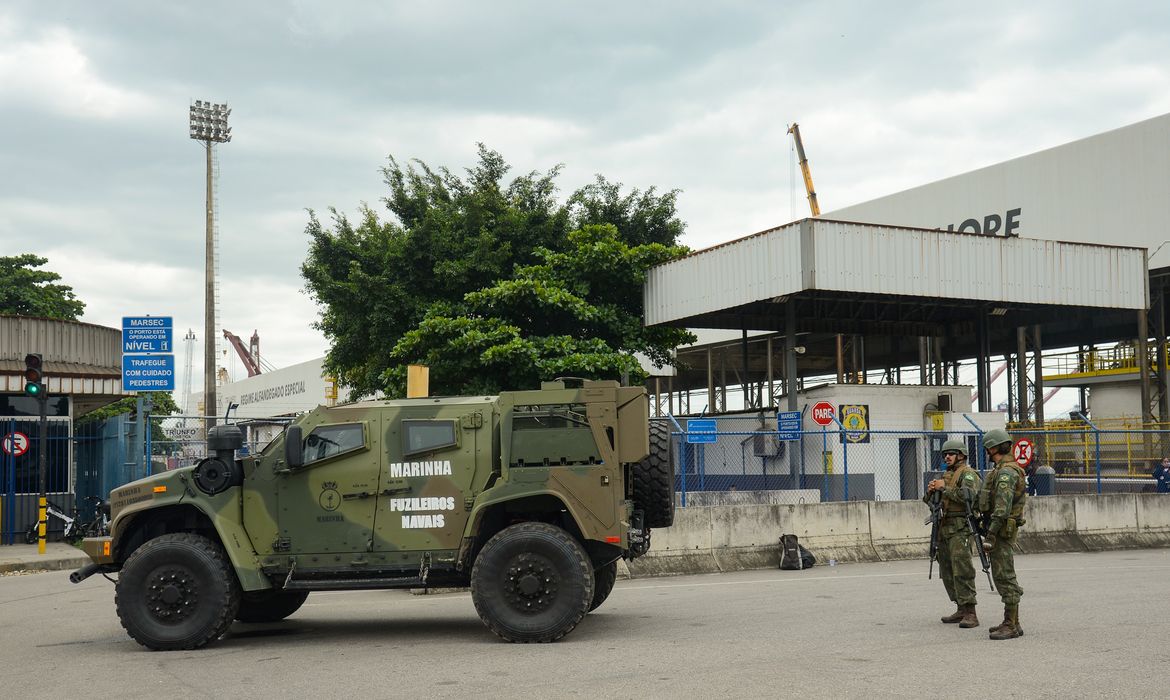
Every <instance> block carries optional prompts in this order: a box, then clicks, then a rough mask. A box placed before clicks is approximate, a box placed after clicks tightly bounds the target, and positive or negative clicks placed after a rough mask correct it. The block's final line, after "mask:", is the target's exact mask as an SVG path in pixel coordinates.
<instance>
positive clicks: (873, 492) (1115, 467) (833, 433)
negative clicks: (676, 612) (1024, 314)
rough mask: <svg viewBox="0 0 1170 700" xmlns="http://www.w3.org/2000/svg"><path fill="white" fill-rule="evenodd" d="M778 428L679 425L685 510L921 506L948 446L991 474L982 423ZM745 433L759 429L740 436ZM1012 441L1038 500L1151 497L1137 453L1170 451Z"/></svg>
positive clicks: (1151, 441)
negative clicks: (758, 496) (749, 497)
mask: <svg viewBox="0 0 1170 700" xmlns="http://www.w3.org/2000/svg"><path fill="white" fill-rule="evenodd" d="M707 420H708V421H710V420H712V419H707ZM774 425H775V421H774V420H771V421H769V420H768V418H767V417H747V418H744V417H720V418H719V419H718V430H717V431H715V432H712V431H710V430H709V429H708V428H709V423H705V424H702V430H690V429H688V423H687V421H686V420H685V419H680V420H678V421H671V422H670V427H671V434H672V448H673V450H674V455H675V466H676V477H675V479H676V481H675V488H676V490H677V491H678V493H679V501H680V503H681V504H682V505H684V506H685V505H686V503H687V494H688V493H693V492H710V491H799V492H800V500H806V501H807V500H820V501H847V500H914V499H919V498H921V497H922V494H923V493H924V490H925V485H926V483H927V482H929V481H930V479H932V478H935V477H936V476H937V475H938V474H939V473H940V472H941V471H943V470H944V469H945V468H946V467H945V464H944V463H943V460H942V455H941V449H942V444H943V442H945V441H946V440H948V439H958V440H962V441H964V442H965V443H966V445H967V454H968V455H969V456H970V462H971V464H972V466H974V467H975V468H976V469H978V470H979V471H980V472H985V471H986V470H987V469H988V468H990V466H991V464H990V463H989V462H988V460H987V457H986V453H985V451H984V450H983V448H982V440H983V434H984V431H983V430H981V429H980V428H979V426H976V425H974V424H972V426H971V429H970V430H966V431H950V432H933V431H894V430H865V431H851V430H849V429H847V428H846V427H845V426H842V425H841V424H839V423H835V424H834V425H832V426H829V427H825V428H824V429H822V430H797V431H785V433H778V432H777V431H776V430H775V428H774V427H773V426H774ZM741 427H742V428H751V429H736V428H741ZM1012 435H1013V438H1014V439H1016V440H1024V441H1026V442H1027V443H1028V444H1029V445H1030V449H1029V451H1030V454H1031V455H1032V456H1033V461H1032V463H1031V464H1030V465H1028V467H1027V473H1028V481H1029V484H1028V486H1029V490H1030V492H1031V493H1033V494H1034V495H1047V494H1057V493H1104V492H1116V491H1152V490H1154V488H1155V483H1154V480H1153V478H1152V477H1151V476H1150V472H1151V470H1152V467H1153V464H1152V462H1151V460H1148V459H1144V460H1140V461H1139V462H1135V459H1134V456H1133V455H1134V454H1136V453H1138V452H1140V450H1138V449H1137V447H1136V446H1138V445H1142V446H1145V449H1146V453H1147V454H1156V453H1159V450H1161V449H1162V446H1163V445H1165V446H1167V447H1170V432H1167V431H1097V430H1094V429H1093V428H1092V427H1090V426H1089V425H1086V426H1085V428H1084V429H1083V430H1067V431H1038V432H1037V431H1031V432H1029V431H1015V432H1013V433H1012ZM1111 435H1112V439H1111ZM781 438H791V439H781ZM1126 445H1128V446H1129V447H1128V448H1127V449H1128V453H1126V454H1123V453H1122V450H1123V449H1125V448H1124V446H1126ZM1073 448H1076V449H1075V450H1073ZM1074 452H1075V454H1074ZM1160 453H1161V454H1165V452H1160Z"/></svg>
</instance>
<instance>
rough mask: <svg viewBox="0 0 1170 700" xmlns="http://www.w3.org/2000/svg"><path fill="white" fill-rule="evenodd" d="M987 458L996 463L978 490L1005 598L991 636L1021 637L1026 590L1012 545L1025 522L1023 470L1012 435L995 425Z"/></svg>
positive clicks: (986, 445)
mask: <svg viewBox="0 0 1170 700" xmlns="http://www.w3.org/2000/svg"><path fill="white" fill-rule="evenodd" d="M983 448H984V449H985V450H987V457H988V459H990V460H991V461H992V462H994V463H995V467H993V468H992V470H991V473H990V474H988V476H987V481H985V482H984V484H983V489H982V490H981V491H980V492H979V511H980V512H981V513H982V514H983V522H984V523H988V524H987V525H986V527H987V538H986V539H985V540H984V542H983V548H984V549H985V550H987V552H988V553H989V554H990V555H991V557H990V558H991V575H992V577H993V578H994V579H995V587H996V589H997V590H998V591H999V597H1000V599H1002V600H1003V622H1002V623H1000V624H998V625H996V626H995V627H992V628H991V631H990V636H991V638H992V639H1015V638H1016V637H1022V636H1023V635H1024V630H1023V628H1022V627H1020V596H1022V595H1023V594H1024V589H1022V588H1020V584H1019V583H1017V582H1016V562H1015V557H1014V555H1013V554H1012V545H1014V544H1015V543H1016V531H1017V530H1018V529H1019V528H1020V527H1022V526H1023V525H1024V517H1023V515H1024V502H1025V501H1026V500H1027V498H1028V497H1027V495H1026V494H1025V492H1024V488H1025V486H1024V470H1023V469H1021V468H1020V465H1018V464H1016V460H1015V458H1014V457H1013V456H1012V438H1011V436H1010V435H1008V434H1007V431H1006V430H1002V429H1000V428H996V429H994V430H990V431H988V432H987V434H986V435H984V436H983Z"/></svg>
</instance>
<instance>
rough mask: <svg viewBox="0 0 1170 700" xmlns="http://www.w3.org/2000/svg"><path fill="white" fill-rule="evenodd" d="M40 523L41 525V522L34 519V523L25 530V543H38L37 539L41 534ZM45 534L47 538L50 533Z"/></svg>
mask: <svg viewBox="0 0 1170 700" xmlns="http://www.w3.org/2000/svg"><path fill="white" fill-rule="evenodd" d="M38 525H40V523H39V522H37V521H36V520H34V521H33V524H32V525H29V526H28V529H27V530H25V531H24V543H25V544H36V543H37V539H38V538H39V537H40V535H41V533H40V532H38V531H37V526H38ZM45 536H46V538H47V537H48V533H45Z"/></svg>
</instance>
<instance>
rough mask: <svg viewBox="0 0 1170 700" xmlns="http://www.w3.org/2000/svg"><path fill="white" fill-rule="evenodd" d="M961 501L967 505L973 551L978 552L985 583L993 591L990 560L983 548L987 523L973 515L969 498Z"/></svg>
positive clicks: (968, 525)
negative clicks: (985, 575)
mask: <svg viewBox="0 0 1170 700" xmlns="http://www.w3.org/2000/svg"><path fill="white" fill-rule="evenodd" d="M963 503H964V504H965V505H966V506H967V527H969V528H971V534H972V535H974V537H975V551H977V552H979V563H980V564H982V565H983V573H985V574H987V583H988V584H990V585H991V590H992V592H994V591H995V584H994V583H992V581H991V562H990V560H989V559H988V558H987V552H986V551H984V549H983V533H985V532H987V524H986V523H985V522H981V521H980V519H979V518H977V517H975V512H974V511H973V510H972V509H971V499H970V498H964V499H963Z"/></svg>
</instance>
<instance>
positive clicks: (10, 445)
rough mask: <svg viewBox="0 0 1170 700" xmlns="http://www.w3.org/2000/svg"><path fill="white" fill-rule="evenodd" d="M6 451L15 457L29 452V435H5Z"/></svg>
mask: <svg viewBox="0 0 1170 700" xmlns="http://www.w3.org/2000/svg"><path fill="white" fill-rule="evenodd" d="M4 452H5V453H6V454H10V455H12V456H13V457H19V456H21V455H22V454H24V453H25V452H28V436H27V435H25V434H24V433H15V432H13V433H8V434H7V435H5V436H4Z"/></svg>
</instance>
